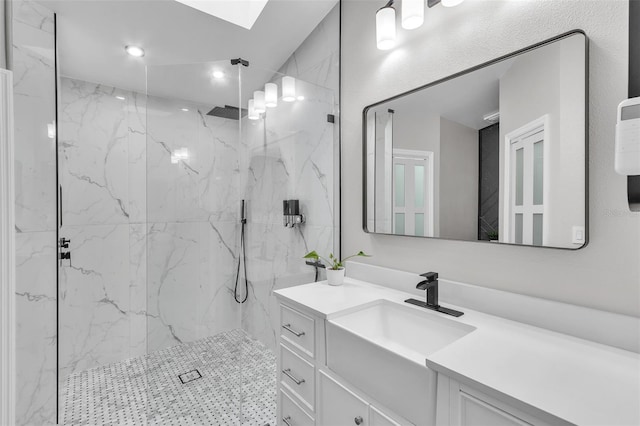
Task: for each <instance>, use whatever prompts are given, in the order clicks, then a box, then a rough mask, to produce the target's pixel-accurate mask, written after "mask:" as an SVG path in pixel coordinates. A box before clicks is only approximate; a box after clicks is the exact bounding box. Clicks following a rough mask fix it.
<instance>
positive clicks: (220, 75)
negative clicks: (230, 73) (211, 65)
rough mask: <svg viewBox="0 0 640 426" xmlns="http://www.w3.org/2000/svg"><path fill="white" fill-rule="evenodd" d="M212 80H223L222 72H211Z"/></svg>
mask: <svg viewBox="0 0 640 426" xmlns="http://www.w3.org/2000/svg"><path fill="white" fill-rule="evenodd" d="M212 75H213V78H224V72H222V71H220V70H216V71H214V72H213V74H212Z"/></svg>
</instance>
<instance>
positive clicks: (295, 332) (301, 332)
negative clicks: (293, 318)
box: [282, 324, 304, 337]
mask: <svg viewBox="0 0 640 426" xmlns="http://www.w3.org/2000/svg"><path fill="white" fill-rule="evenodd" d="M282 328H284V329H285V330H287V331H288V332H289V333H293V334H295V335H296V337H302V336H304V331H295V330H294V329H293V328H291V324H284V325H283V326H282Z"/></svg>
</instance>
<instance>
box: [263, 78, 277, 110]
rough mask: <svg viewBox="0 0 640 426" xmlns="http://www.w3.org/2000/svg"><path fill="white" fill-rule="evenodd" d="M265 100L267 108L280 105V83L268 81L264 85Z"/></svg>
mask: <svg viewBox="0 0 640 426" xmlns="http://www.w3.org/2000/svg"><path fill="white" fill-rule="evenodd" d="M264 102H265V106H266V107H267V108H273V107H277V106H278V85H277V84H275V83H267V84H265V85H264Z"/></svg>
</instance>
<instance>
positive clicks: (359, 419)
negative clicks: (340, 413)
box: [353, 416, 364, 425]
mask: <svg viewBox="0 0 640 426" xmlns="http://www.w3.org/2000/svg"><path fill="white" fill-rule="evenodd" d="M353 421H354V422H356V424H357V425H361V424H362V422H363V421H364V420H363V419H362V416H358V417H356V418H355V419H353Z"/></svg>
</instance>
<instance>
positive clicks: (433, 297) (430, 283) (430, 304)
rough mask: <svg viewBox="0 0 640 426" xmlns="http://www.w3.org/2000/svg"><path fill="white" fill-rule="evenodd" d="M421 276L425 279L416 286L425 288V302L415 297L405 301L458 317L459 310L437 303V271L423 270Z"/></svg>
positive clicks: (420, 288) (459, 314)
mask: <svg viewBox="0 0 640 426" xmlns="http://www.w3.org/2000/svg"><path fill="white" fill-rule="evenodd" d="M420 276H421V277H424V278H425V279H424V280H423V281H420V282H419V283H418V284H417V285H416V288H417V289H418V290H426V291H427V298H426V302H423V301H421V300H417V299H407V300H405V302H407V303H411V304H412V305H416V306H421V307H423V308H427V309H433V310H434V311H438V312H442V313H444V314H448V315H453V316H454V317H459V316H461V315H463V313H462V312H460V311H454V310H453V309H448V308H443V307H442V306H440V305H439V304H438V273H437V272H425V273H424V274H420Z"/></svg>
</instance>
